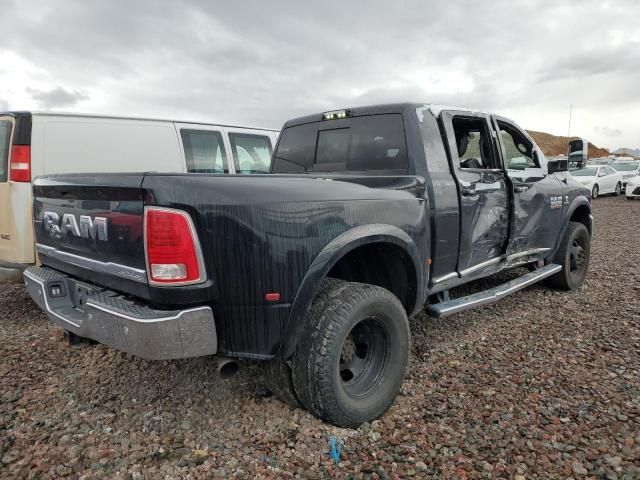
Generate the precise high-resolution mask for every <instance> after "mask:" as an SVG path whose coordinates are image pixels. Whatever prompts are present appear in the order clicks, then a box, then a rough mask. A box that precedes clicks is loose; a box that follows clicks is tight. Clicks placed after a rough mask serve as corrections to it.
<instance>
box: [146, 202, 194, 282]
mask: <svg viewBox="0 0 640 480" xmlns="http://www.w3.org/2000/svg"><path fill="white" fill-rule="evenodd" d="M144 222H145V249H146V254H147V270H148V272H147V273H148V275H149V283H151V284H160V285H188V284H193V283H201V282H204V281H205V279H206V273H205V270H204V263H203V260H202V251H201V249H200V243H199V242H198V236H197V233H196V229H195V227H194V225H193V221H192V220H191V217H190V216H189V214H188V213H186V212H183V211H181V210H172V209H166V208H157V207H147V208H146V209H145V211H144Z"/></svg>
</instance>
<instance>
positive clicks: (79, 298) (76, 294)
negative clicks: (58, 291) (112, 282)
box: [72, 282, 100, 311]
mask: <svg viewBox="0 0 640 480" xmlns="http://www.w3.org/2000/svg"><path fill="white" fill-rule="evenodd" d="M99 291H100V289H98V288H96V287H93V286H91V285H87V284H86V283H82V282H73V285H72V296H73V306H74V307H75V308H76V309H78V310H81V311H84V306H85V304H86V303H87V300H88V299H89V297H91V295H93V294H95V293H98V292H99Z"/></svg>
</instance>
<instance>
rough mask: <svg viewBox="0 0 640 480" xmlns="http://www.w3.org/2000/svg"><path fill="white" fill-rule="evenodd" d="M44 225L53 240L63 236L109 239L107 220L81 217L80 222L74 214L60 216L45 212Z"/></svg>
mask: <svg viewBox="0 0 640 480" xmlns="http://www.w3.org/2000/svg"><path fill="white" fill-rule="evenodd" d="M42 225H43V227H44V229H45V231H46V232H47V233H49V236H50V237H51V238H55V239H60V238H62V236H63V235H69V234H71V235H73V236H75V237H82V238H91V239H93V240H96V239H97V240H103V241H107V240H108V239H109V235H108V228H107V219H106V218H104V217H94V218H93V219H92V218H91V217H90V216H88V215H80V221H79V222H78V220H76V216H75V215H73V214H72V213H65V214H64V215H62V220H60V215H58V214H57V213H56V212H44V216H43V221H42Z"/></svg>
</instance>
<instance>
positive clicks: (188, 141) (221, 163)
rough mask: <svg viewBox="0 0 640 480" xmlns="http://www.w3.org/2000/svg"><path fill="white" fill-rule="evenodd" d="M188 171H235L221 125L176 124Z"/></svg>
mask: <svg viewBox="0 0 640 480" xmlns="http://www.w3.org/2000/svg"><path fill="white" fill-rule="evenodd" d="M176 128H177V130H178V135H179V138H180V145H181V148H182V152H183V158H184V161H185V170H186V171H187V172H189V173H235V170H234V168H233V164H232V162H230V160H229V158H230V157H229V152H228V147H227V145H226V142H225V132H224V129H223V128H222V127H217V126H209V125H198V124H186V123H179V124H176Z"/></svg>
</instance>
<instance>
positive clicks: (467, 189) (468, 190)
mask: <svg viewBox="0 0 640 480" xmlns="http://www.w3.org/2000/svg"><path fill="white" fill-rule="evenodd" d="M460 194H461V195H462V196H463V197H473V196H474V195H475V194H476V189H475V188H474V187H473V186H467V185H463V186H462V188H460Z"/></svg>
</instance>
